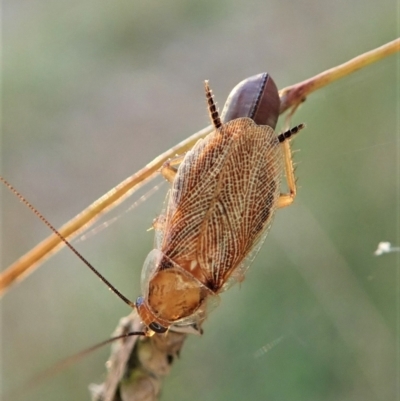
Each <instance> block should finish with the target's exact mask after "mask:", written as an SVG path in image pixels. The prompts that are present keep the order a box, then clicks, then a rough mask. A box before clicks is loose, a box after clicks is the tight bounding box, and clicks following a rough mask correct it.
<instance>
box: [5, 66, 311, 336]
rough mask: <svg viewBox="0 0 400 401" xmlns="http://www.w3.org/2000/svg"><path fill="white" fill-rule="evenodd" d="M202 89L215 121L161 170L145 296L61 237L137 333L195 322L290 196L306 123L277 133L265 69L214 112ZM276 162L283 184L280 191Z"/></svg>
mask: <svg viewBox="0 0 400 401" xmlns="http://www.w3.org/2000/svg"><path fill="white" fill-rule="evenodd" d="M205 92H206V99H207V103H208V110H209V114H210V117H211V121H212V124H213V127H214V130H213V132H212V133H211V134H210V135H208V136H207V137H206V138H204V139H202V140H199V141H198V142H197V144H196V145H195V146H194V147H193V148H192V149H191V150H190V151H189V152H187V153H186V154H185V155H183V156H181V157H178V158H176V159H173V160H170V161H168V162H166V163H165V164H164V166H163V168H162V170H161V173H162V174H163V175H164V177H165V178H166V179H167V180H168V181H169V182H171V184H172V187H171V190H170V193H169V197H168V201H167V205H166V210H165V212H164V213H163V214H162V215H161V216H160V217H159V218H158V219H157V221H156V222H155V224H154V227H155V230H156V247H155V249H153V250H152V251H151V252H150V253H149V255H148V257H147V258H146V261H145V263H144V267H143V270H142V276H141V284H142V292H143V295H142V296H140V297H139V298H138V299H137V300H136V302H135V303H134V302H131V301H130V300H129V299H128V298H126V297H125V296H124V295H122V294H121V293H120V292H119V291H118V290H117V289H116V288H115V287H113V286H112V285H111V284H110V283H109V282H108V281H107V280H106V279H105V278H104V277H103V276H102V275H101V274H100V273H99V272H98V271H97V270H96V269H95V268H94V267H93V266H92V265H91V264H90V263H89V262H88V261H87V260H86V259H84V258H83V256H81V255H80V254H79V253H78V252H77V251H76V250H75V249H74V248H73V247H72V246H71V245H70V244H69V242H68V241H67V240H66V239H64V238H62V239H63V241H64V242H65V243H66V245H67V246H69V247H70V248H71V249H72V250H73V252H75V253H76V254H77V255H78V256H79V257H80V258H81V259H82V260H83V261H84V263H85V264H86V265H87V266H88V267H89V268H90V269H91V270H92V271H93V272H94V273H95V274H96V275H97V276H98V277H99V278H100V279H101V280H102V281H103V282H104V283H105V284H106V285H107V286H108V287H109V288H110V289H111V290H112V291H114V292H115V293H116V294H117V295H118V296H119V297H120V298H121V299H122V300H123V301H124V302H125V303H127V304H128V305H130V306H131V307H132V308H135V309H137V312H138V314H139V316H140V318H141V320H142V322H143V324H144V327H145V328H144V330H143V331H138V332H136V333H135V334H138V335H146V336H152V335H154V334H155V333H158V334H160V333H165V332H166V331H167V330H168V329H170V328H172V329H178V330H179V331H183V332H185V330H187V332H193V329H195V331H200V330H201V324H202V322H203V321H204V319H205V318H206V316H207V313H208V312H209V311H210V310H211V309H212V308H213V307H215V306H216V305H217V304H218V302H219V294H220V293H221V292H223V291H225V290H227V289H228V288H230V287H231V286H232V285H233V284H235V283H236V282H240V281H242V280H243V278H244V275H245V272H246V270H247V268H248V267H249V265H250V264H251V261H252V259H253V258H254V257H255V255H256V253H257V252H258V250H259V249H260V247H261V245H262V243H263V241H264V240H265V238H266V236H267V233H268V231H269V228H270V226H271V223H272V220H273V216H274V213H275V210H276V209H277V208H282V207H285V206H288V205H290V204H291V203H292V202H293V200H294V198H295V196H296V183H295V177H294V171H293V165H292V158H291V150H290V144H289V143H290V139H291V138H292V137H293V135H295V134H296V133H297V132H298V131H299V130H301V129H302V128H304V125H303V124H301V125H298V126H296V127H294V128H292V129H291V130H289V131H286V132H284V133H282V134H279V135H276V134H275V132H274V128H275V126H276V122H277V119H278V115H279V104H280V103H279V95H278V91H277V88H276V85H275V83H274V82H273V80H272V79H271V77H270V76H269V75H268V74H267V73H263V74H259V75H256V76H254V77H250V78H248V79H246V80H244V81H242V82H241V83H240V84H238V85H237V86H236V87H235V88H234V89H233V90H232V92H231V94H230V96H229V98H228V100H227V102H226V105H225V107H224V110H223V112H222V114H221V116H220V115H219V113H218V110H217V108H216V105H215V103H214V100H213V95H212V92H211V89H210V87H209V85H208V81H206V82H205ZM176 166H178V167H177V168H176ZM283 171H285V173H286V180H287V185H288V189H289V192H288V193H281V191H280V187H281V180H282V174H283ZM1 180H2V182H3V183H5V184H6V185H7V186H8V187H9V188H10V189H11V190H13V192H14V193H16V194H17V195H18V196H19V197H20V199H21V200H23V201H24V202H25V203H26V204H27V205H28V206H29V207H30V208H31V209H32V210H33V211H34V212H35V213H36V214H37V215H39V217H40V218H41V219H42V220H43V221H45V223H46V224H47V225H48V226H49V228H50V229H52V230H53V231H54V232H55V233H56V234H57V235H59V236H60V237H61V235H60V234H58V232H57V230H56V229H55V228H54V227H53V226H51V225H50V223H48V222H47V220H46V219H45V218H44V217H43V216H42V215H41V214H40V213H39V212H38V211H37V210H36V209H35V208H34V207H32V206H31V205H30V204H29V202H28V201H26V200H25V199H24V198H23V197H22V195H20V194H19V193H18V192H17V191H16V190H15V189H13V187H12V186H11V185H10V184H8V183H7V181H6V180H4V179H3V178H1Z"/></svg>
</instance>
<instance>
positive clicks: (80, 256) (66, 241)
mask: <svg viewBox="0 0 400 401" xmlns="http://www.w3.org/2000/svg"><path fill="white" fill-rule="evenodd" d="M0 181H1V182H2V183H3V184H4V185H5V186H6V187H7V188H8V189H9V190H10V191H11V192H12V193H13V194H14V195H15V196H16V197H17V198H18V199H19V200H20V201H21V202H22V203H24V204H25V205H26V206H27V207H28V208H29V209H30V210H31V211H32V212H33V213H34V214H35V215H36V216H37V217H38V218H39V219H40V220H41V221H42V222H43V223H44V224H46V226H47V227H48V228H50V230H51V231H53V233H54V234H56V235H57V236H58V237H59V238H60V239H61V240H62V241H63V242H64V244H65V245H66V246H67V247H68V248H69V249H70V250H71V251H72V252H73V253H74V254H75V255H76V256H77V257H78V258H79V259H80V260H81V261H82V262H83V263H84V264H85V265H86V266H87V267H89V269H90V270H91V271H92V272H93V273H94V274H95V275H96V276H97V277H98V278H99V279H100V280H101V281H102V282H103V283H104V284H105V285H106V286H107V287H108V289H109V290H110V291H112V292H114V294H116V295H117V296H118V297H119V298H120V299H122V300H123V301H124V302H125V303H126V304H127V305H129V306H130V307H131V308H133V309H136V305H135V304H134V303H133V302H132V301H130V300H129V299H128V298H127V297H125V296H124V295H123V294H121V293H120V292H119V291H118V290H117V289H116V288H115V287H114V286H113V285H112V284H111V283H110V282H109V281H108V280H107V279H106V278H105V277H104V276H103V275H102V274H100V273H99V272H98V271H97V270H96V268H95V267H94V266H93V265H92V264H91V263H90V262H89V261H88V260H87V259H86V258H85V257H83V256H82V255H81V254H80V253H79V252H78V251H77V250H76V249H75V248H74V247H73V246H72V245H71V243H70V242H69V241H68V240H67V239H66V238H64V237H63V236H62V235H61V234H60V233H59V232H58V230H57V229H56V228H55V227H54V226H53V225H52V224H50V222H49V221H48V220H47V219H46V218H45V217H44V216H43V215H42V214H41V213H40V212H39V211H38V210H37V209H36V208H35V207H34V206H33V205H32V204H31V203H30V202H29V201H28V200H27V199H26V198H25V197H24V196H22V194H21V193H20V192H19V191H18V190H17V189H15V188H14V187H13V186H12V185H11V184H10V183H9V182H8V181H7V180H6V179H5V178H3V177H2V176H0Z"/></svg>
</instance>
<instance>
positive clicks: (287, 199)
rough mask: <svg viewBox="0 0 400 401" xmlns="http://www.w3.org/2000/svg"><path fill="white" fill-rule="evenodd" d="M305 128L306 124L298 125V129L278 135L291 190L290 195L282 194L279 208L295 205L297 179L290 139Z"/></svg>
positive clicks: (294, 128)
mask: <svg viewBox="0 0 400 401" xmlns="http://www.w3.org/2000/svg"><path fill="white" fill-rule="evenodd" d="M303 128H305V125H304V124H300V125H297V126H296V127H293V128H291V129H290V130H288V131H286V132H283V133H282V134H280V135H278V140H279V142H280V143H281V146H282V150H283V157H284V160H285V174H286V182H287V186H288V188H289V193H288V194H281V195H280V197H279V199H278V205H277V207H278V208H282V207H286V206H289V205H291V204H292V203H293V201H294V198H295V197H296V192H297V190H296V178H295V176H294V168H293V160H292V151H291V149H290V139H292V137H293V135H295V134H297V133H298V132H299V131H300V130H302V129H303Z"/></svg>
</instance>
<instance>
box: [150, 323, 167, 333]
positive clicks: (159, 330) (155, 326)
mask: <svg viewBox="0 0 400 401" xmlns="http://www.w3.org/2000/svg"><path fill="white" fill-rule="evenodd" d="M149 329H150V330H153V331H154V332H155V333H158V334H162V333H165V332H166V331H167V330H168V329H167V328H166V327H164V326H161V324H158V323H156V322H152V323H150V324H149Z"/></svg>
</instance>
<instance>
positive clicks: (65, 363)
mask: <svg viewBox="0 0 400 401" xmlns="http://www.w3.org/2000/svg"><path fill="white" fill-rule="evenodd" d="M0 178H1V176H0ZM2 181H3V179H2ZM3 182H4V181H3ZM145 335H146V333H145V332H144V331H131V332H129V333H125V334H121V335H119V336H116V337H111V338H109V339H107V340H105V341H102V342H100V343H97V344H95V345H92V346H91V347H89V348H86V349H84V350H83V351H80V352H78V353H76V354H75V355H71V356H69V357H67V358H65V359H63V360H61V361H59V362H57V363H56V364H55V365H53V366H51V367H50V368H48V369H46V370H44V371H42V372H40V373H39V374H37V375H36V376H34V377H32V379H30V380H29V381H28V382H27V383H26V384H25V385H23V386H22V387H20V388H18V389H17V390H15V391H12V393H9V394H6V395H5V397H4V399H5V400H11V399H13V400H17V399H20V398H21V397H22V396H23V395H25V394H26V393H28V392H29V391H30V390H32V389H34V388H36V387H37V386H38V385H39V384H40V383H42V382H43V381H45V380H47V379H49V378H50V377H53V376H55V375H57V374H58V373H60V372H61V371H63V370H64V369H66V368H68V367H69V366H71V365H73V364H75V363H76V362H79V361H80V360H82V359H83V358H85V357H86V356H87V355H89V354H91V353H92V352H93V351H96V350H98V349H100V348H102V347H104V346H105V345H107V344H110V343H113V342H114V341H117V340H122V339H125V338H128V337H132V336H145Z"/></svg>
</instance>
